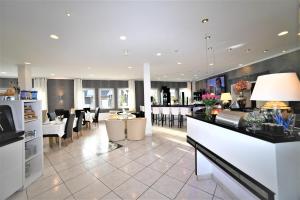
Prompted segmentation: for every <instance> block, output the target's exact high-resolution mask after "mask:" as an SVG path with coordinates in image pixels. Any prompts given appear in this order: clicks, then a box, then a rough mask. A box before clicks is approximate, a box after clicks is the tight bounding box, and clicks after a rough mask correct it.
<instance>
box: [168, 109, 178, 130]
mask: <svg viewBox="0 0 300 200" xmlns="http://www.w3.org/2000/svg"><path fill="white" fill-rule="evenodd" d="M170 117H171V120H170V121H171V127H173V126H174V124H175V117H177V124H178V127H180V107H171V109H170Z"/></svg>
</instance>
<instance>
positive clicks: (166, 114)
mask: <svg viewBox="0 0 300 200" xmlns="http://www.w3.org/2000/svg"><path fill="white" fill-rule="evenodd" d="M167 118H168V119H169V126H170V107H162V108H161V125H162V126H164V124H165V125H167Z"/></svg>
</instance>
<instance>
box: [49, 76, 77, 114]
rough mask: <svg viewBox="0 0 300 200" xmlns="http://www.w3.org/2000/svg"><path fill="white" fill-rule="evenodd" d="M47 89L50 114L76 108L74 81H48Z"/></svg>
mask: <svg viewBox="0 0 300 200" xmlns="http://www.w3.org/2000/svg"><path fill="white" fill-rule="evenodd" d="M47 87H48V88H47V93H48V110H49V112H53V111H54V110H55V109H66V110H69V109H71V108H74V80H68V79H48V82H47ZM60 97H61V98H60Z"/></svg>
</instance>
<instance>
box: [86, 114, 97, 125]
mask: <svg viewBox="0 0 300 200" xmlns="http://www.w3.org/2000/svg"><path fill="white" fill-rule="evenodd" d="M84 116H85V118H84V119H85V121H88V122H91V123H92V122H93V119H94V117H95V113H90V112H87V113H85V115H84Z"/></svg>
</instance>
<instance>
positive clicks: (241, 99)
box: [237, 91, 246, 109]
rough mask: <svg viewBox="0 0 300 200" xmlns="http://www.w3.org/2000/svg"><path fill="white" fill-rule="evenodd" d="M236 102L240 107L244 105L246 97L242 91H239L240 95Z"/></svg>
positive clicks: (242, 107)
mask: <svg viewBox="0 0 300 200" xmlns="http://www.w3.org/2000/svg"><path fill="white" fill-rule="evenodd" d="M237 103H238V104H239V108H240V109H244V108H245V107H246V97H245V96H244V93H243V91H241V92H240V95H239V97H238V98H237Z"/></svg>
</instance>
